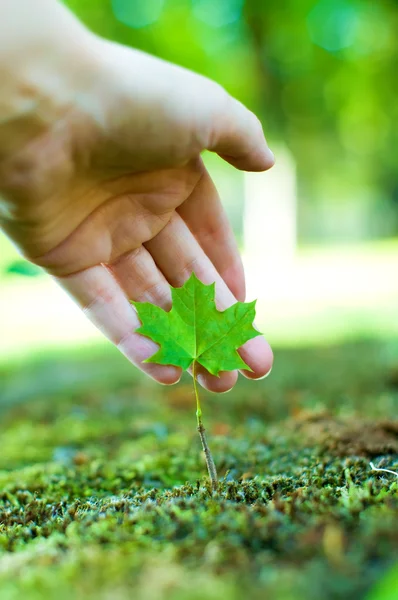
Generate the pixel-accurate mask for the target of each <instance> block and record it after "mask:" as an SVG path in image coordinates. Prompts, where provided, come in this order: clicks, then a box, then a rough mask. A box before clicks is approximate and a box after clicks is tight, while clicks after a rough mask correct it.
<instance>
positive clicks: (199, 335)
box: [132, 273, 261, 375]
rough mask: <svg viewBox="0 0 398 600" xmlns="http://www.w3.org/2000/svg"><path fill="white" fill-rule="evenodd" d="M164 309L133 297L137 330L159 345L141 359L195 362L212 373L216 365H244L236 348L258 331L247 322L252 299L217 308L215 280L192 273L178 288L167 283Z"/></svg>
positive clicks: (252, 312) (215, 372) (227, 368)
mask: <svg viewBox="0 0 398 600" xmlns="http://www.w3.org/2000/svg"><path fill="white" fill-rule="evenodd" d="M171 293H172V300H173V306H172V309H171V310H170V311H169V312H166V311H164V310H163V309H162V308H159V307H158V306H156V305H154V304H150V303H149V302H133V301H132V304H133V305H134V306H135V308H136V309H137V313H138V316H139V318H140V320H141V323H142V326H141V327H140V328H139V329H138V330H137V331H138V333H141V334H142V335H145V336H147V337H149V338H151V339H152V340H153V341H154V342H156V343H157V344H159V346H160V349H159V350H158V351H157V352H156V353H155V354H154V355H153V356H151V357H150V358H149V359H147V360H146V361H145V362H151V363H157V364H162V365H174V366H176V367H181V368H182V369H184V370H186V369H188V367H189V366H190V365H191V364H192V363H193V362H196V363H198V364H200V365H202V366H203V367H204V368H205V369H207V371H209V373H211V374H212V375H218V374H219V373H220V371H233V370H235V369H249V370H250V368H249V367H248V365H247V364H246V363H245V362H244V361H243V360H242V358H241V357H240V356H239V354H238V352H237V349H238V348H240V347H241V346H242V345H243V344H244V343H245V342H247V341H248V340H251V339H252V338H254V337H256V336H258V335H261V334H260V333H259V332H258V331H257V330H256V329H254V327H253V320H254V317H255V304H256V301H254V302H247V303H246V302H237V303H236V304H234V305H233V306H231V307H230V308H227V310H224V311H222V312H221V311H219V310H217V308H216V304H215V284H214V283H212V284H211V285H205V284H204V283H202V282H201V281H200V280H199V279H198V278H197V277H196V275H195V274H194V273H192V275H191V277H190V278H189V279H188V281H186V282H185V284H184V285H183V286H182V287H180V288H173V287H172V288H171Z"/></svg>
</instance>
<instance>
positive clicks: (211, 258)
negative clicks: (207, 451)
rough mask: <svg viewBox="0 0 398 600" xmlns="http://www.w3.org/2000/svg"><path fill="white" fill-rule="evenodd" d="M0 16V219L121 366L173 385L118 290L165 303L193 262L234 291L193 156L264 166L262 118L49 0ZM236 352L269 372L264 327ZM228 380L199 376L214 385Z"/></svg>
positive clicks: (213, 209)
mask: <svg viewBox="0 0 398 600" xmlns="http://www.w3.org/2000/svg"><path fill="white" fill-rule="evenodd" d="M0 14H1V18H0V80H1V82H2V85H1V87H0V227H1V228H2V229H3V230H4V231H5V233H6V234H7V235H8V236H9V237H10V238H11V239H12V240H13V241H14V243H15V244H16V246H17V247H18V248H19V250H20V252H21V253H22V254H23V255H24V256H25V257H26V258H27V259H28V260H30V261H32V262H33V263H35V264H37V265H40V266H41V267H43V268H44V269H45V270H46V271H47V272H48V273H49V274H50V275H52V276H53V277H54V278H55V280H56V281H57V282H58V284H59V285H60V286H61V287H62V288H63V289H64V290H66V291H67V292H68V293H69V294H70V295H71V296H72V297H73V298H74V300H75V301H76V302H77V303H78V305H79V306H80V307H81V308H82V310H83V311H84V313H85V314H86V316H87V317H88V318H89V319H90V320H91V321H92V322H93V323H94V324H95V325H96V326H97V327H98V328H99V329H100V330H101V331H102V332H103V334H104V335H105V336H106V337H107V338H108V339H109V340H111V341H112V342H113V343H114V344H115V345H117V346H118V348H119V349H120V351H121V352H122V353H123V354H124V355H125V356H126V357H127V358H128V359H129V360H130V361H131V362H132V363H134V364H135V365H137V366H138V367H139V368H140V369H141V370H142V371H144V372H145V373H147V374H148V375H150V376H151V377H153V378H154V379H155V380H157V381H158V382H160V383H164V384H172V383H175V382H177V381H178V380H179V378H180V376H181V371H180V369H178V368H176V367H173V366H161V365H154V364H148V363H147V364H145V363H143V361H144V360H145V359H146V358H148V357H149V356H151V355H152V354H154V352H155V351H156V348H157V346H156V344H154V343H153V342H152V341H150V340H148V339H147V338H144V337H143V336H140V335H139V334H137V333H135V330H136V329H137V328H138V326H139V321H138V318H137V316H136V313H135V311H134V309H133V307H132V306H131V304H130V303H129V299H132V300H136V301H140V302H152V303H155V304H158V305H159V306H161V307H163V308H165V309H168V308H169V307H170V301H171V295H170V287H169V285H170V284H171V285H173V286H180V285H182V284H183V283H184V281H185V280H186V279H187V278H188V277H189V275H190V273H191V272H192V271H195V273H196V275H197V276H198V277H199V278H200V279H201V280H202V281H203V282H204V283H211V282H213V281H215V282H216V290H217V291H216V298H217V305H218V308H219V309H221V310H222V309H225V308H227V307H228V306H230V305H231V304H233V303H234V302H235V301H236V300H237V299H238V300H241V301H243V300H244V298H245V278H244V272H243V268H242V262H241V259H240V256H239V252H238V249H237V246H236V243H235V240H234V236H233V233H232V230H231V228H230V225H229V223H228V220H227V218H226V215H225V212H224V209H223V206H222V203H221V200H220V198H219V196H218V193H217V190H216V188H215V186H214V184H213V182H212V180H211V177H210V175H209V173H208V172H207V170H206V168H205V167H204V165H203V162H202V159H201V153H202V152H203V151H204V150H210V151H212V152H216V153H217V154H219V155H220V156H221V157H222V158H223V159H224V160H226V161H227V162H229V163H231V164H232V165H234V166H235V167H236V168H238V169H242V170H247V171H264V170H266V169H268V168H270V167H271V166H272V165H273V162H274V158H273V154H272V152H271V151H270V150H269V148H268V146H267V143H266V140H265V138H264V134H263V130H262V127H261V125H260V123H259V121H258V119H257V118H256V117H255V116H254V115H253V114H252V113H251V112H250V111H248V110H247V109H246V108H245V107H244V106H243V105H242V104H240V103H239V102H238V101H236V100H235V99H233V98H232V97H230V96H229V95H228V94H227V93H226V92H225V91H224V90H223V89H222V88H221V87H220V86H219V85H218V84H216V83H215V82H213V81H210V80H208V79H206V78H204V77H202V76H200V75H197V74H195V73H192V72H190V71H187V70H185V69H182V68H180V67H178V66H176V65H173V64H169V63H167V62H164V61H161V60H159V59H156V58H154V57H152V56H149V55H147V54H144V53H142V52H139V51H136V50H132V49H130V48H126V47H123V46H120V45H118V44H115V43H111V42H109V41H106V40H104V39H101V38H99V37H97V36H95V35H93V34H92V33H91V32H89V31H88V30H87V29H85V28H84V27H83V25H81V24H80V23H79V22H78V21H77V20H76V18H75V17H74V16H73V15H72V14H71V13H69V11H68V10H67V9H66V8H65V7H63V6H62V5H61V4H58V3H57V2H55V0H36V1H35V2H31V0H0ZM259 276H260V274H259ZM240 354H241V355H242V357H243V359H244V360H245V362H246V363H247V364H248V365H249V366H250V368H251V369H252V372H244V373H243V374H244V375H245V376H246V377H250V378H253V379H257V378H260V377H263V376H264V375H266V374H267V373H268V372H269V371H270V369H271V366H272V351H271V349H270V347H269V345H268V343H267V342H266V340H265V339H264V338H263V337H257V338H255V339H254V340H251V341H250V342H248V343H247V344H245V346H243V347H242V348H241V350H240ZM237 377H238V374H237V373H236V372H231V373H222V374H221V376H220V377H219V378H217V377H214V376H212V375H210V374H209V373H207V372H205V371H203V370H202V371H200V372H199V374H198V381H199V383H200V384H201V385H203V386H204V387H206V388H208V389H209V390H212V391H216V392H223V391H227V390H229V389H231V388H232V387H233V386H234V384H235V382H236V380H237Z"/></svg>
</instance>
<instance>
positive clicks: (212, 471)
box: [192, 360, 218, 492]
mask: <svg viewBox="0 0 398 600" xmlns="http://www.w3.org/2000/svg"><path fill="white" fill-rule="evenodd" d="M196 369H197V363H196V360H194V362H193V366H192V378H193V388H194V391H195V398H196V419H197V422H198V432H199V435H200V440H201V442H202V448H203V452H204V453H205V458H206V465H207V470H208V472H209V477H210V480H211V487H212V489H213V491H214V492H216V491H217V489H218V478H217V470H216V466H215V464H214V460H213V457H212V455H211V452H210V448H209V446H208V445H207V440H206V435H205V428H204V427H203V423H202V409H201V406H200V400H199V392H198V382H197V380H196Z"/></svg>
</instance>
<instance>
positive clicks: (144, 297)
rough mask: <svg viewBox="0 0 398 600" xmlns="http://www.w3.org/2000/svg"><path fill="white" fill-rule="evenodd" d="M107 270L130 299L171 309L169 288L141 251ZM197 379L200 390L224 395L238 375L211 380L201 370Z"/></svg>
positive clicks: (123, 258)
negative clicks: (203, 388)
mask: <svg viewBox="0 0 398 600" xmlns="http://www.w3.org/2000/svg"><path fill="white" fill-rule="evenodd" d="M110 268H111V269H112V272H113V273H114V274H115V277H116V278H117V280H118V281H119V283H120V285H121V286H122V287H123V289H124V291H125V292H126V294H127V297H128V298H129V299H131V300H135V301H137V302H151V303H152V304H157V305H158V306H160V307H161V308H163V309H165V310H169V309H170V307H171V292H170V285H169V283H168V281H167V280H166V279H165V277H164V275H163V274H162V273H161V272H160V271H159V269H158V268H157V266H156V264H155V262H154V260H153V258H152V256H151V255H150V254H149V252H148V250H146V249H145V248H144V247H141V248H139V249H137V250H134V251H132V252H129V253H128V254H126V255H124V256H122V257H121V258H120V259H118V260H117V261H116V262H114V263H113V264H112V265H111V267H110ZM197 379H198V381H199V383H200V384H201V385H203V387H206V388H207V389H209V390H211V391H212V392H225V391H226V390H228V389H231V388H232V387H233V386H234V385H235V383H236V379H237V374H236V373H226V374H223V376H222V377H220V378H219V377H212V376H211V375H209V374H208V373H206V371H205V370H204V369H199V370H198V377H197Z"/></svg>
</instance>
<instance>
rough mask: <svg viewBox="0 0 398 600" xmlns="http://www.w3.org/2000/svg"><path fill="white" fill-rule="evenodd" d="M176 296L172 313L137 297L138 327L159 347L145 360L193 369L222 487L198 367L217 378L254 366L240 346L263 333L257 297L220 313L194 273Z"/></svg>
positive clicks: (212, 472) (211, 291)
mask: <svg viewBox="0 0 398 600" xmlns="http://www.w3.org/2000/svg"><path fill="white" fill-rule="evenodd" d="M171 294H172V302H173V304H172V308H171V310H170V311H169V312H166V311H164V310H163V309H162V308H159V307H158V306H156V305H153V304H150V303H149V302H133V301H132V304H133V305H134V306H135V308H136V310H137V313H138V316H139V318H140V320H141V323H142V326H141V327H140V328H139V329H138V330H137V331H138V333H141V334H142V335H145V336H146V337H149V338H150V339H151V340H153V341H154V342H156V343H157V344H159V346H160V348H159V350H158V351H157V352H156V353H155V354H154V355H153V356H151V357H150V358H148V359H147V360H146V361H145V362H149V363H157V364H161V365H174V366H176V367H181V368H182V369H184V370H186V369H191V371H192V379H193V388H194V393H195V398H196V418H197V428H198V432H199V435H200V439H201V442H202V448H203V452H204V454H205V458H206V464H207V469H208V472H209V476H210V480H211V485H212V488H213V490H217V488H218V481H217V471H216V467H215V465H214V461H213V457H212V455H211V452H210V449H209V446H208V444H207V439H206V435H205V428H204V426H203V421H202V408H201V405H200V398H199V392H198V385H197V368H198V365H201V366H202V367H204V368H205V369H207V371H208V372H209V373H211V374H212V375H216V376H219V374H220V372H221V371H234V370H235V369H246V370H249V371H250V370H251V369H250V367H249V366H248V365H247V364H246V363H245V362H244V361H243V359H242V358H241V356H240V355H239V354H238V352H237V349H238V348H240V347H241V346H242V345H243V344H244V343H245V342H247V341H248V340H251V339H252V338H255V337H257V336H258V335H261V334H260V333H259V332H258V331H257V330H256V329H254V327H253V320H254V317H255V304H256V301H254V302H237V303H236V304H234V305H233V306H231V307H230V308H227V310H225V311H222V312H221V311H219V310H217V308H216V304H215V284H214V283H212V284H211V285H205V284H204V283H202V282H201V281H200V280H199V279H198V278H197V277H196V275H195V274H194V273H192V275H191V277H190V278H189V279H188V280H187V281H186V282H185V284H184V285H183V286H182V287H180V288H173V287H172V288H171Z"/></svg>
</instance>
